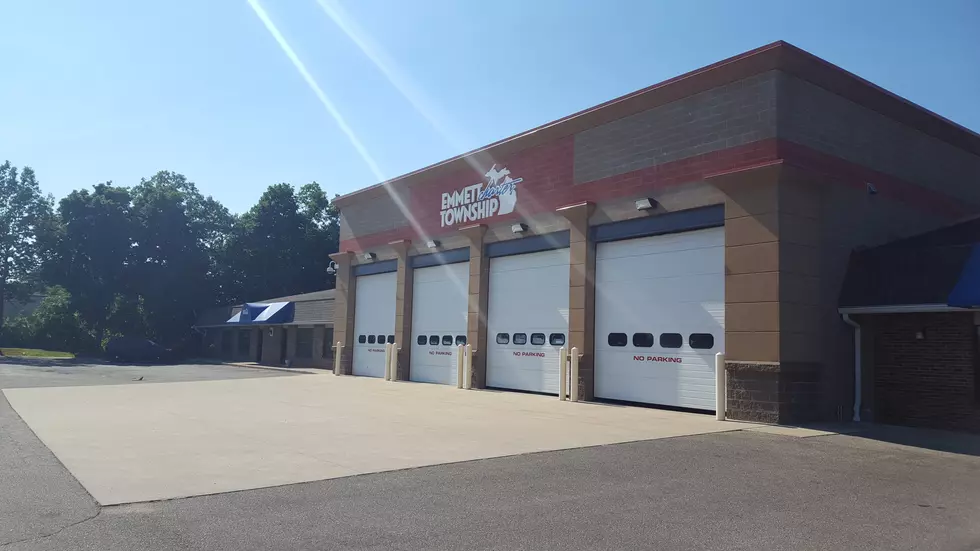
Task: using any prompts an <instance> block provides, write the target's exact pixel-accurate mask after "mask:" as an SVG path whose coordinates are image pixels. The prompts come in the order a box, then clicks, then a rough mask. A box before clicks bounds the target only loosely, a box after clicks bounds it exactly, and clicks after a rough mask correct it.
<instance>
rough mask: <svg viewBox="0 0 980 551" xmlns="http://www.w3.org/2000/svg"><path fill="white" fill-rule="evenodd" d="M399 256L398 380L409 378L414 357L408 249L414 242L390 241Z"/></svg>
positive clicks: (397, 314)
mask: <svg viewBox="0 0 980 551" xmlns="http://www.w3.org/2000/svg"><path fill="white" fill-rule="evenodd" d="M389 245H391V247H392V248H393V249H394V250H395V255H396V256H397V257H398V279H397V282H396V283H395V345H396V346H398V347H399V348H401V350H399V351H398V369H397V371H396V373H395V380H396V381H407V380H409V373H410V370H411V365H410V363H411V359H412V292H413V291H414V290H415V284H414V279H413V277H412V275H413V272H412V269H411V268H410V267H409V266H408V250H409V248H410V247H411V245H412V242H411V241H409V240H407V239H402V240H400V241H394V242H392V243H389Z"/></svg>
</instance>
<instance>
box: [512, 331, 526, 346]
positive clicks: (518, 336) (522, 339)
mask: <svg viewBox="0 0 980 551" xmlns="http://www.w3.org/2000/svg"><path fill="white" fill-rule="evenodd" d="M514 344H527V333H514Z"/></svg>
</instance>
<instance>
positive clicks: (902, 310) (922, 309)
mask: <svg viewBox="0 0 980 551" xmlns="http://www.w3.org/2000/svg"><path fill="white" fill-rule="evenodd" d="M971 311H973V310H972V309H971V308H958V307H956V306H949V305H948V304H891V305H882V306H848V307H845V308H838V309H837V312H838V313H840V314H922V313H935V312H971Z"/></svg>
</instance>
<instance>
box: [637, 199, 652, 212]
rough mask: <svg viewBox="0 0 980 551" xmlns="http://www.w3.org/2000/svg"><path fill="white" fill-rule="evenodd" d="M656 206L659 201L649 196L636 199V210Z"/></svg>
mask: <svg viewBox="0 0 980 551" xmlns="http://www.w3.org/2000/svg"><path fill="white" fill-rule="evenodd" d="M655 206H657V202H656V201H654V200H653V199H650V198H649V197H644V198H643V199H637V200H636V210H650V209H652V208H653V207H655Z"/></svg>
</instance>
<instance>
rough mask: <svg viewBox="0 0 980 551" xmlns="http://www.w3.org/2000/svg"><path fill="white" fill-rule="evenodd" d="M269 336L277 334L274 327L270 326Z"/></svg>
mask: <svg viewBox="0 0 980 551" xmlns="http://www.w3.org/2000/svg"><path fill="white" fill-rule="evenodd" d="M269 336H270V337H274V336H276V329H275V328H274V327H270V328H269Z"/></svg>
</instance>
